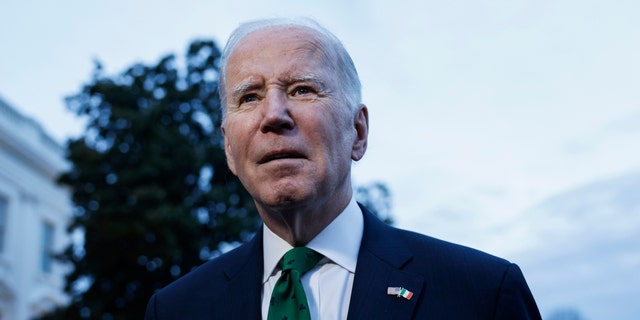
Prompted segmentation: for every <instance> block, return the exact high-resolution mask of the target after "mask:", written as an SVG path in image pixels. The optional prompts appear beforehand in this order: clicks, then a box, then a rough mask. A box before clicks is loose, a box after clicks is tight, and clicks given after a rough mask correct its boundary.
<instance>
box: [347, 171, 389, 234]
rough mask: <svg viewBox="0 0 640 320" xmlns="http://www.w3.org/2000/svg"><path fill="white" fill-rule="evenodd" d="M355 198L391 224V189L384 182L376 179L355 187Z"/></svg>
mask: <svg viewBox="0 0 640 320" xmlns="http://www.w3.org/2000/svg"><path fill="white" fill-rule="evenodd" d="M355 197H356V200H358V202H360V203H362V205H364V206H365V207H367V209H369V210H370V211H371V213H373V214H374V215H376V216H377V217H378V218H380V220H382V221H383V222H384V223H386V224H391V225H392V224H393V223H394V220H393V215H392V213H391V191H389V188H388V187H387V185H386V184H384V183H382V182H379V181H376V182H372V183H370V184H368V185H361V186H358V187H357V188H356V196H355Z"/></svg>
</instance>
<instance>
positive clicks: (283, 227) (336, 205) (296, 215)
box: [256, 188, 353, 247]
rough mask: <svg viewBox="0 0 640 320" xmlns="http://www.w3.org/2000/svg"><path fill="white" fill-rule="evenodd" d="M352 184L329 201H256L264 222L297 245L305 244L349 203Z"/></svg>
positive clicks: (284, 238) (293, 244)
mask: <svg viewBox="0 0 640 320" xmlns="http://www.w3.org/2000/svg"><path fill="white" fill-rule="evenodd" d="M352 194H353V192H352V190H351V188H349V189H348V192H345V193H343V194H342V195H339V196H335V197H330V198H329V199H327V201H324V202H323V203H322V204H320V205H318V204H317V203H311V202H308V203H304V204H298V205H295V206H293V205H292V206H287V207H286V208H272V207H267V206H263V205H261V204H259V203H256V206H257V208H258V212H259V213H260V216H261V217H262V220H263V221H264V223H265V224H266V225H267V227H269V229H271V231H273V232H274V233H275V234H276V235H278V236H279V237H280V238H282V239H283V240H285V241H286V242H288V243H289V244H291V245H292V246H294V247H298V246H305V245H307V243H309V242H310V241H311V240H313V238H315V237H316V236H317V235H318V234H319V233H320V232H321V231H322V230H324V228H326V227H327V226H328V225H329V224H330V223H331V222H332V221H333V220H334V219H335V218H336V217H337V216H338V215H340V213H341V212H342V211H344V209H345V208H346V207H347V205H349V201H351V197H352Z"/></svg>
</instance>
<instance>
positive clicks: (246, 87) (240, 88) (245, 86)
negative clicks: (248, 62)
mask: <svg viewBox="0 0 640 320" xmlns="http://www.w3.org/2000/svg"><path fill="white" fill-rule="evenodd" d="M259 86H260V84H259V83H257V82H256V81H251V80H248V81H244V82H241V83H239V84H237V85H236V86H235V87H233V90H232V91H231V97H232V100H238V99H239V98H240V97H241V96H243V95H244V94H245V93H246V92H248V91H251V90H254V89H255V88H257V87H259Z"/></svg>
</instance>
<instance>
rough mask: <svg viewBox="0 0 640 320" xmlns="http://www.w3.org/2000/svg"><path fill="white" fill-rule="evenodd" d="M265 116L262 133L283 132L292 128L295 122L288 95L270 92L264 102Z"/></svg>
mask: <svg viewBox="0 0 640 320" xmlns="http://www.w3.org/2000/svg"><path fill="white" fill-rule="evenodd" d="M262 107H263V117H262V122H261V123H260V131H262V133H267V132H274V133H282V132H284V131H287V130H292V129H293V128H294V127H295V122H294V121H293V118H292V116H291V109H290V106H289V103H288V101H287V98H286V95H285V94H283V93H279V92H269V93H268V94H267V96H266V97H265V100H264V104H263V106H262Z"/></svg>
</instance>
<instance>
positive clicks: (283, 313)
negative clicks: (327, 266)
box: [267, 247, 322, 320]
mask: <svg viewBox="0 0 640 320" xmlns="http://www.w3.org/2000/svg"><path fill="white" fill-rule="evenodd" d="M320 259H322V255H321V254H319V253H317V252H315V251H313V250H311V249H309V248H307V247H295V248H293V249H291V250H289V251H287V253H285V254H284V258H282V274H281V275H280V278H279V279H278V281H277V282H276V285H275V286H274V287H273V293H272V294H271V301H270V305H269V315H268V317H267V319H268V320H283V319H286V320H294V319H307V320H309V319H311V314H310V313H309V304H308V303H307V295H306V294H305V293H304V288H303V287H302V283H301V282H300V277H301V276H302V275H303V274H305V273H306V272H307V271H309V270H311V268H313V267H314V266H315V265H316V264H317V263H318V261H320Z"/></svg>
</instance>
